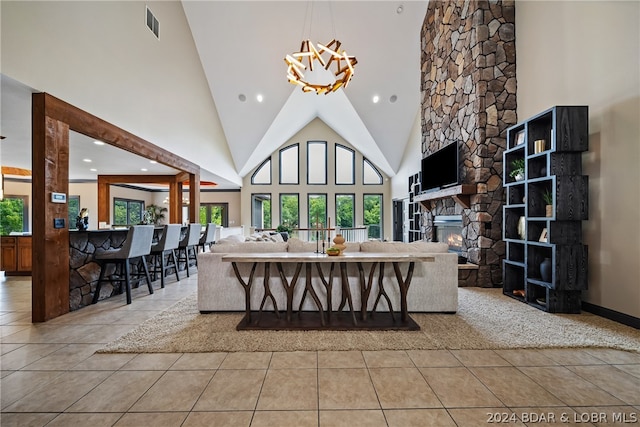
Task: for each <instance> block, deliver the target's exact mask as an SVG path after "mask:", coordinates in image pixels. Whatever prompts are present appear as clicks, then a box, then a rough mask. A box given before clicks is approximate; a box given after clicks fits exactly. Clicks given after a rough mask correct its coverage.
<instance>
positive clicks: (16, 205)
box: [0, 196, 75, 234]
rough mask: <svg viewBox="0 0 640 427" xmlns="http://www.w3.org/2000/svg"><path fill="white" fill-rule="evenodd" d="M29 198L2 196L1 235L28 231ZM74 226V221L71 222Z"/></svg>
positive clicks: (0, 213) (0, 203)
mask: <svg viewBox="0 0 640 427" xmlns="http://www.w3.org/2000/svg"><path fill="white" fill-rule="evenodd" d="M28 216H29V198H28V197H27V196H4V199H2V200H1V201H0V229H1V231H2V234H9V233H11V232H18V233H22V232H25V231H29V217H28ZM73 223H74V224H75V219H74V221H73Z"/></svg>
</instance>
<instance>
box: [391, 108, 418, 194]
mask: <svg viewBox="0 0 640 427" xmlns="http://www.w3.org/2000/svg"><path fill="white" fill-rule="evenodd" d="M421 167H422V120H421V116H420V112H418V114H416V119H415V121H414V123H413V127H412V128H411V133H410V134H409V142H408V143H407V146H406V148H405V150H404V156H403V157H402V162H401V164H400V168H399V169H398V173H396V175H395V176H394V177H392V178H391V197H392V198H393V199H396V200H397V199H404V198H407V197H409V177H410V176H412V175H414V174H416V173H418V172H420V168H421Z"/></svg>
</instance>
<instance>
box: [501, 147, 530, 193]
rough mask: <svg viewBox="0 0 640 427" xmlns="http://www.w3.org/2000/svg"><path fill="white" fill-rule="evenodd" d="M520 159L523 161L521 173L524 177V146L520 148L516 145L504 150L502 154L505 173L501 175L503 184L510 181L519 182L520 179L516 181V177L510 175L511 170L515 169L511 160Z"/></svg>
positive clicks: (525, 173)
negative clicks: (514, 147)
mask: <svg viewBox="0 0 640 427" xmlns="http://www.w3.org/2000/svg"><path fill="white" fill-rule="evenodd" d="M520 159H522V161H523V162H524V163H525V167H524V169H525V170H524V174H523V179H524V177H526V176H527V165H526V161H525V150H524V146H523V147H522V148H520V147H518V148H517V149H513V150H510V151H505V152H504V154H503V161H504V169H505V173H504V176H503V181H504V183H505V184H511V183H514V182H515V183H517V182H521V181H516V179H515V178H514V177H512V176H510V174H511V172H512V171H513V170H514V169H515V168H514V167H513V164H512V163H513V162H514V161H516V160H520Z"/></svg>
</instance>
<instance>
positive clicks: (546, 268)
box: [540, 258, 551, 282]
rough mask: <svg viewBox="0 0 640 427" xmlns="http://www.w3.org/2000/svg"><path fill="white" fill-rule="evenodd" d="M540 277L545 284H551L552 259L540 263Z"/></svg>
mask: <svg viewBox="0 0 640 427" xmlns="http://www.w3.org/2000/svg"><path fill="white" fill-rule="evenodd" d="M540 277H541V278H542V281H543V282H551V258H545V259H544V261H542V262H541V263H540Z"/></svg>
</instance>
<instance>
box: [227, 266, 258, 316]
mask: <svg viewBox="0 0 640 427" xmlns="http://www.w3.org/2000/svg"><path fill="white" fill-rule="evenodd" d="M231 265H232V266H233V271H234V273H236V277H237V278H238V281H239V282H240V284H241V285H242V287H243V288H244V304H245V312H246V314H245V319H246V321H247V324H250V323H251V285H252V284H253V275H254V274H255V272H256V267H257V266H258V263H257V262H254V263H253V266H252V267H251V273H250V274H249V280H248V281H247V282H246V283H245V281H244V279H243V278H242V276H241V275H240V271H238V265H237V264H236V263H235V262H232V263H231Z"/></svg>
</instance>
